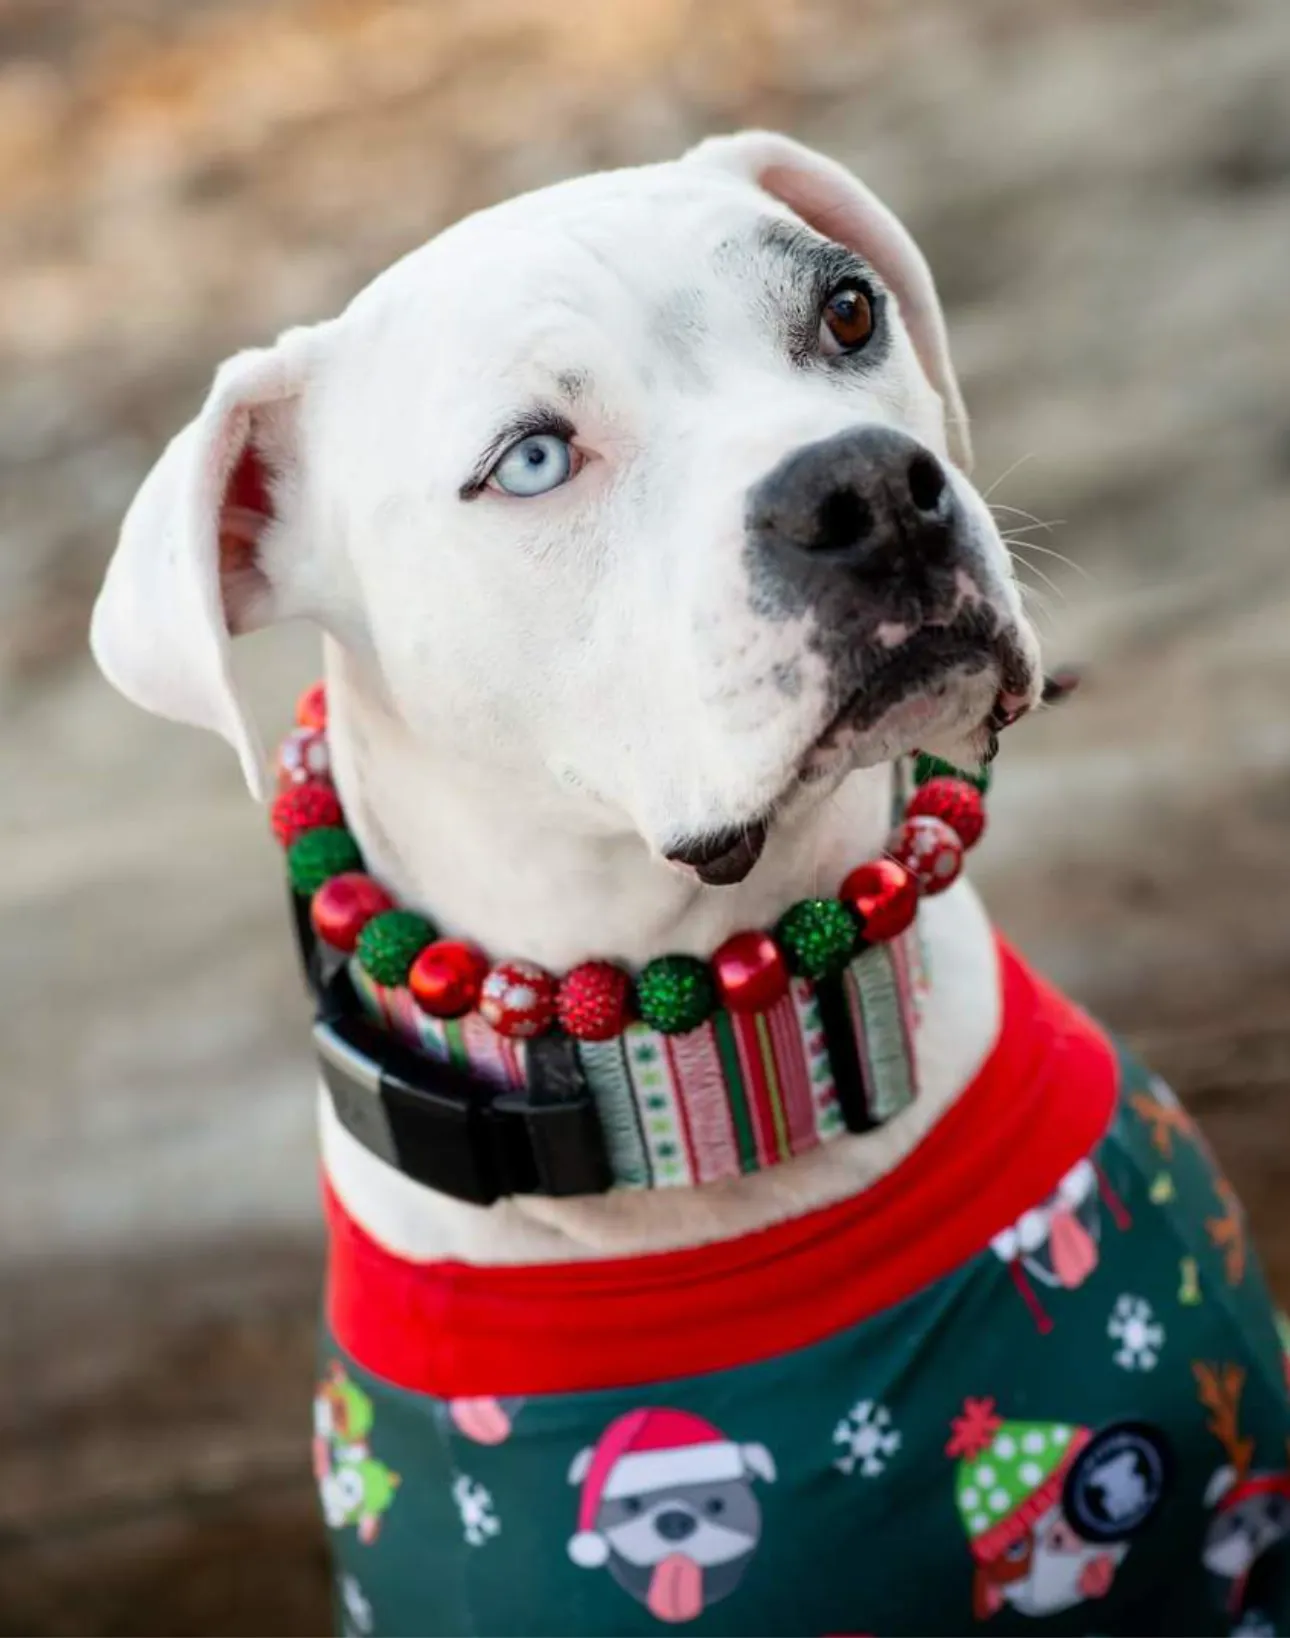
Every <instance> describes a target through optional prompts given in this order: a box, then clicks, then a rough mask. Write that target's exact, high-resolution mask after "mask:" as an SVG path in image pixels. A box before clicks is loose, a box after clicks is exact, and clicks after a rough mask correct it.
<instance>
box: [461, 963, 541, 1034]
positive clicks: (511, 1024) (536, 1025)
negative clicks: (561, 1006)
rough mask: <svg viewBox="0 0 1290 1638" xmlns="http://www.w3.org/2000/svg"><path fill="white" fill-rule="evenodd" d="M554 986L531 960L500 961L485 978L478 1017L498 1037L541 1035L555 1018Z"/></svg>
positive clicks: (480, 995)
mask: <svg viewBox="0 0 1290 1638" xmlns="http://www.w3.org/2000/svg"><path fill="white" fill-rule="evenodd" d="M556 994H557V984H556V981H555V979H554V978H552V976H551V974H550V973H549V972H547V971H546V970H545V969H544V968H542V967H538V966H535V965H534V963H533V962H531V961H503V962H500V963H499V964H498V965H497V966H496V967H494V968H493V970H492V972H490V973H489V975H488V977H487V978H485V980H484V983H483V988H482V989H481V990H480V994H479V1015H480V1017H481V1018H482V1019H483V1020H484V1022H485V1023H486V1024H491V1025H492V1026H493V1028H494V1029H495V1030H496V1031H497V1033H498V1034H499V1035H511V1036H515V1037H517V1038H522V1037H524V1036H528V1035H541V1033H542V1031H543V1030H545V1029H549V1028H550V1026H551V1023H552V1021H553V1020H554V1018H555V1007H556Z"/></svg>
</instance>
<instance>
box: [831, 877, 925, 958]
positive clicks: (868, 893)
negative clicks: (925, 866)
mask: <svg viewBox="0 0 1290 1638" xmlns="http://www.w3.org/2000/svg"><path fill="white" fill-rule="evenodd" d="M838 897H839V898H840V899H842V900H844V901H845V902H846V903H847V904H849V905H850V906H851V908H852V909H853V910H854V911H856V913H857V914H858V915H859V917H860V919H861V922H862V924H863V925H862V927H861V932H862V934H863V937H864V940H865V943H866V944H885V943H886V942H887V940H888V939H890V938H895V937H896V936H897V934H899V933H903V932H904V931H905V929H906V928H907V927H908V926H909V925H910V923H911V922H912V921H913V919H914V917H915V916H916V915H917V914H918V880H917V878H916V877H915V876H913V875H911V874H910V872H909V871H908V870H906V869H905V867H904V865H903V864H898V863H897V862H896V860H895V859H871V860H870V861H869V863H868V864H862V865H858V866H857V867H856V868H855V869H854V870H853V871H852V872H851V874H850V875H849V876H848V877H847V879H846V881H844V882H843V884H842V888H841V891H840V892H839V894H838Z"/></svg>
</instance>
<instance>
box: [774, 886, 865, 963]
mask: <svg viewBox="0 0 1290 1638" xmlns="http://www.w3.org/2000/svg"><path fill="white" fill-rule="evenodd" d="M859 936H860V923H859V921H858V920H857V919H856V915H855V912H854V911H853V910H851V909H850V908H849V907H848V906H847V905H845V904H843V903H842V901H841V899H799V900H798V902H797V903H796V904H790V905H789V907H788V909H787V910H785V912H784V914H783V915H782V916H781V917H780V918H779V925H778V926H777V927H776V929H775V937H776V939H777V941H778V943H779V947H780V949H781V950H783V952H784V959H785V960H786V961H787V962H788V966H789V971H790V972H794V973H796V974H797V975H798V977H799V978H812V979H814V978H829V977H831V976H832V975H833V974H834V973H840V972H841V971H842V969H843V968H844V967H845V966H846V964H847V962H848V961H850V959H851V957H852V956H853V955H854V954H855V949H856V944H857V943H858V941H859Z"/></svg>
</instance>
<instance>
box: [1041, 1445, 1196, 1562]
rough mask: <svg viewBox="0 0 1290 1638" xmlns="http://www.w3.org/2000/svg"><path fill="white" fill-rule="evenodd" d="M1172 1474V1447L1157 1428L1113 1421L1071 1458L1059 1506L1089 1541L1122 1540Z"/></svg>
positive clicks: (1152, 1507)
mask: <svg viewBox="0 0 1290 1638" xmlns="http://www.w3.org/2000/svg"><path fill="white" fill-rule="evenodd" d="M1172 1478H1173V1452H1172V1451H1171V1450H1170V1448H1169V1441H1168V1440H1167V1439H1166V1438H1165V1436H1164V1434H1163V1433H1161V1432H1160V1430H1159V1429H1158V1428H1153V1427H1152V1426H1151V1425H1150V1424H1149V1423H1147V1422H1112V1423H1111V1425H1110V1426H1109V1427H1105V1428H1102V1429H1100V1430H1099V1431H1098V1432H1097V1433H1095V1434H1094V1435H1093V1437H1092V1439H1090V1440H1089V1442H1088V1444H1086V1445H1085V1446H1084V1448H1083V1450H1081V1451H1080V1453H1079V1455H1078V1456H1077V1457H1076V1458H1075V1461H1074V1463H1073V1464H1072V1466H1071V1470H1070V1472H1069V1473H1068V1474H1067V1475H1066V1484H1065V1487H1064V1489H1063V1491H1062V1508H1063V1510H1064V1512H1065V1514H1066V1517H1067V1518H1068V1519H1069V1520H1070V1522H1071V1523H1072V1524H1073V1525H1074V1526H1075V1528H1076V1529H1077V1530H1078V1531H1079V1532H1080V1534H1081V1535H1082V1536H1085V1537H1086V1538H1087V1539H1088V1540H1089V1541H1124V1540H1127V1538H1128V1537H1129V1536H1135V1535H1137V1533H1138V1531H1139V1530H1141V1529H1143V1528H1144V1526H1145V1525H1147V1524H1149V1523H1150V1522H1151V1520H1152V1518H1153V1517H1154V1516H1155V1513H1156V1511H1157V1509H1158V1508H1159V1506H1160V1503H1161V1502H1162V1501H1163V1500H1164V1495H1165V1491H1166V1490H1167V1489H1168V1487H1169V1483H1170V1481H1171V1479H1172Z"/></svg>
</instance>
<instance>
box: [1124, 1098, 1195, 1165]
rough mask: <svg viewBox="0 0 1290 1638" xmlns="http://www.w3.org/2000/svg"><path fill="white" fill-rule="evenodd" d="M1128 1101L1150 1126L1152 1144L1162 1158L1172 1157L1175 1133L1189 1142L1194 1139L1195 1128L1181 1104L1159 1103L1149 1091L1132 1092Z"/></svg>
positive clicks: (1168, 1158)
mask: <svg viewBox="0 0 1290 1638" xmlns="http://www.w3.org/2000/svg"><path fill="white" fill-rule="evenodd" d="M1129 1103H1130V1105H1131V1107H1132V1108H1133V1110H1134V1112H1135V1113H1136V1114H1137V1115H1139V1116H1140V1117H1141V1118H1142V1119H1143V1120H1144V1121H1145V1122H1146V1124H1147V1125H1148V1126H1149V1127H1150V1128H1151V1142H1152V1145H1153V1146H1154V1148H1155V1150H1156V1152H1157V1153H1158V1154H1159V1155H1160V1156H1161V1158H1162V1159H1164V1160H1172V1159H1173V1157H1174V1136H1175V1134H1176V1135H1177V1136H1178V1137H1180V1138H1184V1139H1185V1140H1186V1141H1187V1142H1189V1143H1190V1142H1192V1141H1194V1137H1195V1128H1194V1127H1193V1126H1192V1123H1191V1120H1190V1119H1189V1117H1188V1115H1187V1113H1186V1111H1185V1110H1184V1109H1183V1107H1182V1105H1181V1104H1176V1103H1161V1101H1160V1099H1159V1098H1153V1097H1152V1096H1151V1094H1150V1093H1149V1092H1134V1093H1132V1094H1131V1096H1130V1098H1129Z"/></svg>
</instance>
